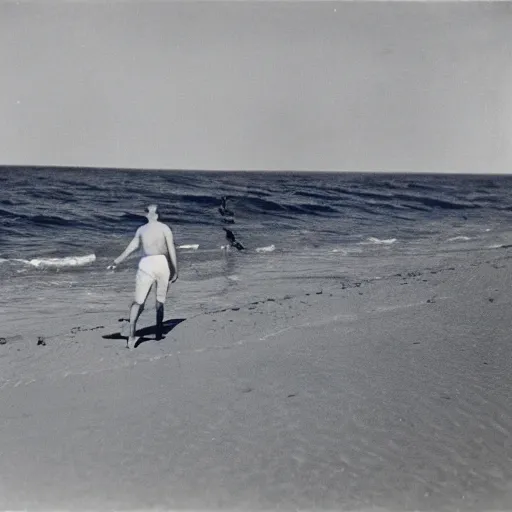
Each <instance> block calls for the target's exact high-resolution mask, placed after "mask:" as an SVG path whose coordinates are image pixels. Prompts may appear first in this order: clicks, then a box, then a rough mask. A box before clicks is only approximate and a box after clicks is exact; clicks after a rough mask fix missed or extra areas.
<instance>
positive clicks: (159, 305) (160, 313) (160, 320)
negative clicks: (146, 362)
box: [156, 299, 164, 340]
mask: <svg viewBox="0 0 512 512" xmlns="http://www.w3.org/2000/svg"><path fill="white" fill-rule="evenodd" d="M163 324H164V303H163V302H160V301H159V300H158V299H157V301H156V339H157V340H161V339H162V336H163V329H164V325H163Z"/></svg>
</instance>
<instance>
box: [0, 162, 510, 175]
mask: <svg viewBox="0 0 512 512" xmlns="http://www.w3.org/2000/svg"><path fill="white" fill-rule="evenodd" d="M7 168H23V169H34V170H42V169H50V168H51V169H56V170H68V171H69V170H72V171H73V170H87V171H101V170H103V171H126V172H169V173H177V172H190V173H194V172H195V173H274V174H279V173H281V174H315V173H316V174H387V175H389V174H400V175H404V174H405V175H425V174H428V175H432V174H434V175H449V176H453V175H456V176H510V175H512V170H511V171H510V172H496V171H494V172H486V171H471V170H468V171H403V170H401V171H390V170H379V171H376V170H357V171H355V170H340V169H314V170H312V169H299V170H292V169H288V170H286V169H251V168H250V169H190V168H189V169H177V168H158V167H144V168H140V167H111V166H92V165H51V164H49V165H45V164H37V165H31V164H0V170H3V169H7Z"/></svg>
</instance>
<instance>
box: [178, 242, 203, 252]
mask: <svg viewBox="0 0 512 512" xmlns="http://www.w3.org/2000/svg"><path fill="white" fill-rule="evenodd" d="M178 249H191V250H192V251H197V249H199V244H185V245H179V246H178Z"/></svg>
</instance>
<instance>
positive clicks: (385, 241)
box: [360, 236, 397, 245]
mask: <svg viewBox="0 0 512 512" xmlns="http://www.w3.org/2000/svg"><path fill="white" fill-rule="evenodd" d="M396 241H397V239H396V238H387V239H380V238H375V237H374V236H371V237H370V238H367V239H366V241H365V242H360V243H361V244H368V243H370V244H375V245H391V244H394V243H395V242H396Z"/></svg>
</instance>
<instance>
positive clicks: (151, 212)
mask: <svg viewBox="0 0 512 512" xmlns="http://www.w3.org/2000/svg"><path fill="white" fill-rule="evenodd" d="M146 217H147V218H148V220H157V219H158V206H157V205H156V204H150V205H149V206H147V207H146Z"/></svg>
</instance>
